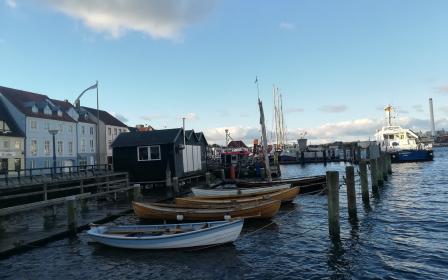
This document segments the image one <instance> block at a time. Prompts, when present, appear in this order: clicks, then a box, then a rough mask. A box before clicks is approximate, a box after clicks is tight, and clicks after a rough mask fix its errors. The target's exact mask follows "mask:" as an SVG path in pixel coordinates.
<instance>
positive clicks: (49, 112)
mask: <svg viewBox="0 0 448 280" xmlns="http://www.w3.org/2000/svg"><path fill="white" fill-rule="evenodd" d="M44 114H45V115H51V109H50V107H48V106H45V108H44Z"/></svg>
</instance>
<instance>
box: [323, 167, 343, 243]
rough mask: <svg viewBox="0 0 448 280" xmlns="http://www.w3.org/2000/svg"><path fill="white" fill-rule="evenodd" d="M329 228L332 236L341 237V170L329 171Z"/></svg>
mask: <svg viewBox="0 0 448 280" xmlns="http://www.w3.org/2000/svg"><path fill="white" fill-rule="evenodd" d="M326 175H327V188H328V195H327V199H328V230H329V233H330V236H331V237H333V238H339V235H340V227H339V172H337V171H327V174H326Z"/></svg>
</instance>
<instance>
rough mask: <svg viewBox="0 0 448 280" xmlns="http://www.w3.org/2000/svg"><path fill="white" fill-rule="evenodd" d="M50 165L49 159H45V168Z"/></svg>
mask: <svg viewBox="0 0 448 280" xmlns="http://www.w3.org/2000/svg"><path fill="white" fill-rule="evenodd" d="M50 167H51V160H49V159H47V160H45V168H50Z"/></svg>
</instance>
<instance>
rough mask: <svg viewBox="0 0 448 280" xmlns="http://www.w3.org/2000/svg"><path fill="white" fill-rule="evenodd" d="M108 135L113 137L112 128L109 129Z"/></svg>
mask: <svg viewBox="0 0 448 280" xmlns="http://www.w3.org/2000/svg"><path fill="white" fill-rule="evenodd" d="M107 134H109V135H112V128H110V127H109V128H108V129H107Z"/></svg>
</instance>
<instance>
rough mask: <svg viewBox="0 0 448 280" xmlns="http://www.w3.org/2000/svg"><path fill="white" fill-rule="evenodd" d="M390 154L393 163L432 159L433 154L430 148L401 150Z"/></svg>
mask: <svg viewBox="0 0 448 280" xmlns="http://www.w3.org/2000/svg"><path fill="white" fill-rule="evenodd" d="M390 156H391V161H392V162H393V163H403V162H419V161H432V160H434V154H433V151H432V150H403V151H398V152H393V153H390Z"/></svg>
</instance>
